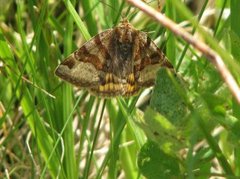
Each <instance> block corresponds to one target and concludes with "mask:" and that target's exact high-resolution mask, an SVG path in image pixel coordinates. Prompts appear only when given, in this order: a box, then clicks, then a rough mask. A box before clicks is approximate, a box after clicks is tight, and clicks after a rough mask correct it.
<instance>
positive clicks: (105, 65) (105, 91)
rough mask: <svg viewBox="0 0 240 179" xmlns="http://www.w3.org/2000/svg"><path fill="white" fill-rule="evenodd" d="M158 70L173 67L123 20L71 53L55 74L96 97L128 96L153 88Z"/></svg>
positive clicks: (145, 38) (154, 45)
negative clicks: (143, 89) (142, 89)
mask: <svg viewBox="0 0 240 179" xmlns="http://www.w3.org/2000/svg"><path fill="white" fill-rule="evenodd" d="M160 67H167V68H172V65H171V63H170V62H169V61H168V59H167V58H166V57H165V55H164V54H163V53H162V51H161V50H160V49H159V48H158V47H157V46H156V44H155V43H154V42H153V41H152V40H151V39H150V38H149V37H148V36H147V34H146V33H144V32H142V31H139V30H137V29H135V28H134V27H133V26H132V25H131V24H130V23H129V22H128V21H127V20H123V21H121V22H120V24H119V25H118V26H116V27H115V28H113V29H108V30H105V31H103V32H101V33H99V34H97V35H96V36H95V37H93V38H92V39H90V40H89V41H87V42H86V43H85V44H84V45H83V46H82V47H81V48H79V49H78V50H76V51H75V52H73V53H72V54H71V55H70V56H68V57H67V58H66V59H65V60H64V61H63V62H62V63H61V64H60V65H59V66H58V67H57V69H56V71H55V74H56V75H57V76H59V77H60V78H62V79H64V80H66V81H68V82H70V83H72V84H74V85H76V86H78V87H80V88H85V89H87V90H89V91H90V92H92V93H94V94H96V95H99V96H105V97H113V96H125V97H127V96H131V95H134V94H136V93H137V92H139V91H140V89H141V88H146V87H150V86H152V85H154V82H155V76H156V73H157V71H158V69H159V68H160Z"/></svg>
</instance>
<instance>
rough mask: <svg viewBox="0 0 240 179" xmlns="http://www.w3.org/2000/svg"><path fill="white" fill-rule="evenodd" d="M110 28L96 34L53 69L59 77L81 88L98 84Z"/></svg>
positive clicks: (101, 73) (106, 52) (110, 32)
mask: <svg viewBox="0 0 240 179" xmlns="http://www.w3.org/2000/svg"><path fill="white" fill-rule="evenodd" d="M111 34H112V29H109V30H106V31H104V32H102V33H99V34H97V35H96V36H94V37H93V38H92V39H90V40H89V41H87V42H86V43H85V44H84V45H83V46H82V47H81V48H79V49H78V50H76V51H75V52H73V53H72V54H71V55H69V56H68V57H67V58H66V59H65V60H64V61H63V62H62V63H61V64H60V65H59V66H58V67H57V68H56V70H55V74H56V75H57V76H59V77H60V78H62V79H64V80H66V81H68V82H70V83H72V84H74V85H76V86H79V87H83V88H88V87H93V86H97V85H99V83H100V81H101V79H100V77H101V76H104V72H103V71H102V69H103V66H104V62H105V59H106V58H110V56H109V53H108V51H107V47H108V45H109V39H110V38H111Z"/></svg>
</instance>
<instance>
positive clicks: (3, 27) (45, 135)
mask: <svg viewBox="0 0 240 179" xmlns="http://www.w3.org/2000/svg"><path fill="white" fill-rule="evenodd" d="M195 3H196V2H195ZM207 3H208V0H206V1H204V2H203V4H201V5H199V6H198V7H199V10H198V11H195V12H192V11H190V8H189V7H187V6H186V5H185V4H182V3H179V1H177V0H174V1H167V2H166V4H165V6H163V11H165V12H166V15H167V16H168V17H170V18H171V19H173V20H174V21H175V22H177V23H182V22H186V23H185V25H184V27H185V28H186V30H188V31H189V32H191V33H193V34H195V35H196V37H197V38H199V40H203V41H205V42H206V43H208V44H209V45H210V46H211V47H212V48H213V49H214V50H215V51H216V52H217V53H218V54H219V55H220V56H221V57H222V58H223V59H224V61H225V63H226V64H227V65H228V68H229V69H230V71H231V72H232V74H233V75H234V77H235V78H236V80H237V81H238V82H239V79H240V75H239V69H240V65H239V59H240V58H239V57H240V55H239V50H240V46H239V44H240V27H239V26H240V25H239V23H238V18H239V8H240V3H239V2H238V0H232V1H231V2H229V1H226V0H217V1H216V4H215V5H213V6H210V7H209V6H207ZM3 4H4V6H1V5H0V70H1V71H0V89H1V90H0V136H1V138H0V160H1V164H0V178H20V177H25V178H35V177H39V178H56V177H59V178H121V177H122V178H144V176H145V177H148V178H159V177H161V178H169V177H171V178H173V177H175V178H183V177H187V178H208V177H211V176H215V177H225V178H240V160H239V156H240V151H239V137H240V134H239V130H240V128H239V126H240V123H239V119H240V106H239V104H238V103H237V102H236V101H235V100H234V98H233V97H232V95H231V93H230V92H229V90H228V88H227V87H226V85H225V84H224V82H223V80H222V78H221V77H220V75H219V73H218V72H217V71H216V69H215V68H214V66H213V65H212V64H211V63H210V62H209V61H208V60H207V59H206V58H205V57H203V56H202V55H201V54H199V53H198V52H197V51H196V50H195V49H193V48H192V47H191V46H189V45H188V44H187V43H186V42H184V41H183V40H182V39H180V38H178V37H175V36H174V35H173V34H172V33H171V32H169V31H167V32H166V30H165V29H164V28H163V27H162V26H161V25H159V24H157V23H156V22H154V21H151V20H150V18H148V17H146V16H144V15H143V14H142V13H141V12H139V11H138V10H137V9H135V8H134V7H130V6H129V5H128V4H127V3H126V2H125V1H116V0H106V1H98V0H91V1H83V2H82V1H81V2H77V1H68V0H64V1H51V2H50V1H47V0H45V1H41V2H34V1H4V2H3ZM150 4H151V5H153V6H155V7H156V4H157V2H156V1H153V2H151V3H150ZM207 7H208V8H207ZM209 9H210V10H215V13H214V14H213V15H212V16H208V15H206V14H207V12H209ZM227 12H230V14H229V15H228V16H226V13H227ZM193 13H195V14H194V15H193ZM124 17H127V18H128V19H129V20H130V21H131V23H132V24H133V25H134V26H135V27H136V28H137V29H139V30H143V31H146V32H148V34H149V36H150V37H151V38H152V39H154V40H156V43H157V45H158V46H159V47H162V49H163V51H164V52H166V55H167V57H168V58H169V59H170V61H171V62H172V63H173V65H174V67H175V69H176V71H177V72H178V76H177V77H176V76H174V75H171V74H169V73H168V72H167V71H159V73H158V77H157V81H156V87H155V89H154V90H153V92H152V93H149V90H145V91H143V92H142V94H141V95H137V96H134V97H131V98H126V99H124V98H121V97H118V98H114V99H101V98H100V97H95V96H91V95H90V94H89V93H88V92H87V91H85V90H78V89H77V88H75V87H73V86H71V85H70V84H67V83H66V82H63V81H61V80H60V79H58V78H57V77H56V76H55V75H54V70H55V68H56V66H57V65H58V64H59V63H60V61H62V60H63V59H64V58H65V57H66V56H68V55H69V54H70V53H72V52H73V51H74V50H76V49H77V48H78V47H80V46H81V45H82V44H83V43H84V42H85V41H87V40H89V39H90V38H91V37H92V36H94V35H96V34H97V33H99V32H102V31H103V30H104V29H107V28H111V27H114V26H115V25H116V24H117V23H118V22H119V21H120V20H121V18H124ZM193 17H195V18H193ZM204 18H205V19H207V20H208V21H205V23H204V22H202V20H203V19H204ZM200 22H201V23H200ZM203 27H204V30H203ZM165 32H166V33H165ZM209 34H210V35H209ZM160 36H161V38H159V37H160ZM163 77H164V78H163ZM151 96H152V98H151ZM174 104H178V105H174ZM173 111H175V112H173ZM166 171H169V172H168V173H167V172H166ZM153 174H156V175H153Z"/></svg>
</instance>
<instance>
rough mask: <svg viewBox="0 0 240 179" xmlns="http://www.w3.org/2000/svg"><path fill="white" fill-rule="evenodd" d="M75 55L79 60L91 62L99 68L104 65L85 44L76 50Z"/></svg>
mask: <svg viewBox="0 0 240 179" xmlns="http://www.w3.org/2000/svg"><path fill="white" fill-rule="evenodd" d="M74 55H75V58H76V59H77V60H79V61H82V62H88V63H91V64H92V65H93V66H94V67H95V68H96V69H97V70H101V69H102V67H103V65H102V63H101V61H100V59H99V57H98V56H97V55H94V54H91V53H90V52H89V51H88V49H87V47H86V46H85V45H83V46H82V47H81V48H80V49H79V50H77V51H75V53H74Z"/></svg>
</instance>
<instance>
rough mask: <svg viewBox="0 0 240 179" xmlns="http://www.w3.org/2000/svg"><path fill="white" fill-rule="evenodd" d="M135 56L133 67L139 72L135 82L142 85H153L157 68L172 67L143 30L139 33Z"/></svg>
mask: <svg viewBox="0 0 240 179" xmlns="http://www.w3.org/2000/svg"><path fill="white" fill-rule="evenodd" d="M136 58H137V59H138V60H136V65H135V69H136V71H138V73H139V74H138V76H139V77H138V80H137V82H138V84H139V85H140V86H142V87H148V86H152V85H154V82H155V78H156V73H157V71H158V70H159V68H161V67H167V68H173V66H172V64H171V63H170V62H169V61H168V59H167V58H166V56H165V55H164V54H163V52H162V51H161V50H160V49H159V48H158V47H157V46H156V44H155V43H154V42H153V41H152V40H151V39H150V38H149V37H148V36H147V34H146V33H144V32H140V35H139V55H138V56H137V57H136Z"/></svg>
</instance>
